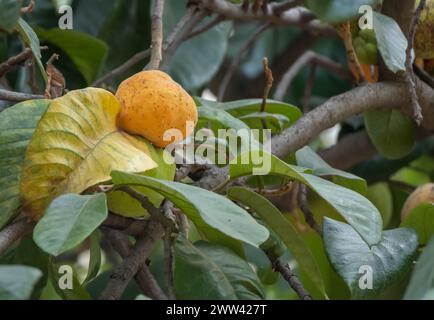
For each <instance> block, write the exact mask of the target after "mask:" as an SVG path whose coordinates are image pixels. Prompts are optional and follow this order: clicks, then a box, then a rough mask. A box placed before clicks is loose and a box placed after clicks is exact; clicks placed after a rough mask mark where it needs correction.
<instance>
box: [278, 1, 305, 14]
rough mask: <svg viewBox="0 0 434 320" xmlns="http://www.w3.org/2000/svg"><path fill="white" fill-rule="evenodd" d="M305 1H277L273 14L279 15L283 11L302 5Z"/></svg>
mask: <svg viewBox="0 0 434 320" xmlns="http://www.w3.org/2000/svg"><path fill="white" fill-rule="evenodd" d="M303 3H304V0H286V1H282V2H279V3H275V4H274V6H273V14H274V15H277V16H279V15H281V14H282V13H283V12H285V11H287V10H289V9H292V8H295V7H297V6H299V5H302V4H303Z"/></svg>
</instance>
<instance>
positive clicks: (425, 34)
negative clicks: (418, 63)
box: [414, 0, 434, 59]
mask: <svg viewBox="0 0 434 320" xmlns="http://www.w3.org/2000/svg"><path fill="white" fill-rule="evenodd" d="M419 2H420V1H416V5H419ZM414 49H415V51H416V57H418V58H422V59H434V0H427V2H426V5H425V9H424V10H423V11H422V13H421V15H420V20H419V24H418V27H417V30H416V35H415V38H414Z"/></svg>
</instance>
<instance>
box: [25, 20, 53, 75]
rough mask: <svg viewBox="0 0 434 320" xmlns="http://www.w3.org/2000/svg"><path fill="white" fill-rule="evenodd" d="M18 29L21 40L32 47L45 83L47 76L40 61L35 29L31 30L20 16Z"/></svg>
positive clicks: (39, 48)
mask: <svg viewBox="0 0 434 320" xmlns="http://www.w3.org/2000/svg"><path fill="white" fill-rule="evenodd" d="M18 31H19V32H20V35H21V38H22V39H23V41H24V42H25V43H26V44H27V45H28V46H29V47H30V49H32V52H33V56H34V57H35V60H36V64H37V65H38V68H39V71H40V72H41V74H42V77H43V78H44V81H45V83H47V81H48V76H47V73H46V72H45V68H44V66H43V64H42V61H41V58H42V54H41V46H40V43H39V38H38V36H37V35H36V33H35V31H33V29H32V27H31V26H29V24H28V23H27V22H26V21H24V20H23V19H22V18H19V19H18Z"/></svg>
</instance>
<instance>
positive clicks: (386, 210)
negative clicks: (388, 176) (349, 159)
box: [366, 183, 393, 228]
mask: <svg viewBox="0 0 434 320" xmlns="http://www.w3.org/2000/svg"><path fill="white" fill-rule="evenodd" d="M366 197H367V198H368V199H369V201H371V202H372V203H373V204H374V205H375V206H376V207H377V209H378V211H380V213H381V216H382V217H383V227H384V228H386V227H387V226H388V225H389V223H390V221H391V220H392V214H393V197H392V192H391V191H390V189H389V186H388V185H387V183H377V184H374V185H371V186H369V188H368V193H367V195H366Z"/></svg>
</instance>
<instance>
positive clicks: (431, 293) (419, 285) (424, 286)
mask: <svg viewBox="0 0 434 320" xmlns="http://www.w3.org/2000/svg"><path fill="white" fill-rule="evenodd" d="M433 265H434V238H432V239H431V241H430V242H429V243H428V245H427V246H426V247H425V249H424V250H423V252H422V254H421V255H420V257H419V259H418V260H417V262H416V267H415V268H414V270H413V273H412V276H411V280H410V283H409V285H408V287H407V290H406V292H405V295H404V299H405V300H434V268H433Z"/></svg>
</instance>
